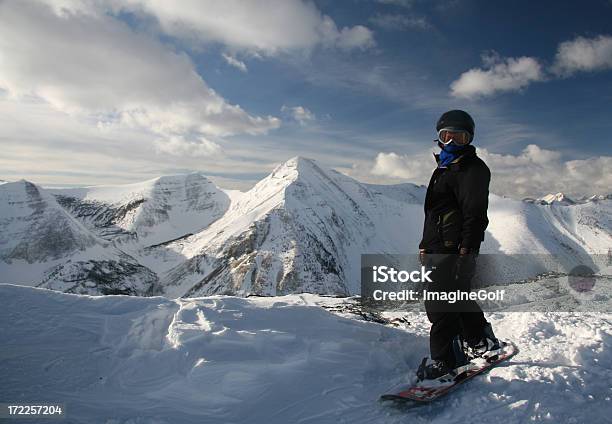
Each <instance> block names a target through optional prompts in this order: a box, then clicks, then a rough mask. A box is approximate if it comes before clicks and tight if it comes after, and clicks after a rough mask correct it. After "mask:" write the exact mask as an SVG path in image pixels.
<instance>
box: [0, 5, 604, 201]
mask: <svg viewBox="0 0 612 424" xmlns="http://www.w3.org/2000/svg"><path fill="white" fill-rule="evenodd" d="M0 9H1V11H0V40H2V41H0V56H3V57H5V58H6V59H7V60H5V61H4V62H0V111H1V112H2V114H0V116H2V117H1V118H0V142H1V143H2V146H3V151H4V155H3V157H2V158H0V178H3V179H7V180H14V179H18V178H26V179H29V180H31V181H34V182H38V183H41V184H67V185H81V184H105V183H125V182H134V181H140V180H143V179H148V178H153V177H155V176H157V175H161V174H171V173H177V172H187V171H193V170H198V171H202V172H204V173H205V174H207V175H209V176H210V177H211V178H212V179H213V180H214V181H215V182H217V184H218V185H220V186H222V187H228V188H241V189H247V188H249V187H250V186H251V185H252V184H253V183H254V182H255V181H257V180H258V179H260V178H261V177H263V176H265V175H266V174H267V173H269V172H270V171H271V170H272V168H273V167H274V166H275V165H276V164H278V163H281V162H284V161H285V160H287V159H289V158H290V157H292V156H295V155H301V156H306V157H311V158H314V159H317V160H319V161H320V162H321V163H323V164H324V165H327V166H330V167H333V168H336V169H338V170H339V171H341V172H344V173H347V174H349V175H351V176H353V177H354V178H357V179H359V180H361V181H366V182H375V183H397V182H406V181H409V182H415V183H420V184H422V183H425V182H426V181H427V180H428V177H429V175H430V173H431V170H432V168H433V167H434V166H435V165H434V162H433V159H432V157H431V153H432V152H433V151H435V149H434V144H433V143H432V140H433V138H434V137H435V132H434V125H435V121H436V119H437V118H438V117H439V115H440V114H441V113H442V112H444V111H445V110H448V109H453V108H461V109H464V110H467V111H468V112H470V113H471V114H472V116H473V117H474V119H475V121H476V138H475V141H474V144H475V145H476V146H477V147H478V148H479V154H480V155H481V156H482V157H483V158H484V159H485V160H486V161H487V163H489V166H490V167H491V168H492V171H493V183H492V191H493V192H495V193H497V194H502V195H508V196H512V197H517V198H520V197H525V196H541V195H544V194H546V193H548V192H552V191H554V192H556V191H564V192H566V193H568V194H570V195H573V196H581V195H590V194H594V193H607V192H609V187H610V186H611V185H612V176H611V175H610V172H609V169H610V166H612V158H611V157H610V147H609V146H610V142H609V141H608V140H607V139H606V136H605V135H606V134H607V133H610V132H612V121H611V120H610V118H609V115H610V105H611V104H612V102H611V100H612V32H611V31H610V29H609V27H610V25H609V22H610V21H611V18H612V2H611V1H609V0H600V1H596V0H592V1H587V2H563V3H559V2H555V1H537V2H533V1H513V2H512V3H511V5H509V3H508V2H497V1H480V0H478V1H477V0H439V1H426V0H381V1H376V0H345V1H329V0H325V1H323V0H319V1H315V2H309V1H301V0H284V1H278V0H267V1H266V0H254V1H251V2H240V1H234V0H231V1H225V2H220V1H213V0H207V1H197V2H196V1H188V0H184V1H182V2H171V3H167V2H155V1H148V0H137V1H133V2H116V1H111V0H95V1H94V0H38V1H34V0H32V1H29V2H16V1H7V2H3V3H2V4H0Z"/></svg>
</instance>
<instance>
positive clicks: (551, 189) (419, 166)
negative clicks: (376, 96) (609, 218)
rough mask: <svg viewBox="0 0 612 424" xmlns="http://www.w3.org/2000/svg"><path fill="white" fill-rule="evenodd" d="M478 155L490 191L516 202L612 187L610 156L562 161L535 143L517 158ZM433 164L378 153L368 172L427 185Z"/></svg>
mask: <svg viewBox="0 0 612 424" xmlns="http://www.w3.org/2000/svg"><path fill="white" fill-rule="evenodd" d="M477 151H478V155H479V156H480V157H481V158H482V159H483V160H484V161H485V162H486V163H487V165H488V166H489V168H490V169H491V173H492V177H491V192H492V193H495V194H497V195H505V196H509V197H513V198H517V199H522V198H524V197H542V196H544V195H546V194H548V193H557V192H563V193H565V194H567V195H568V196H570V197H574V198H579V197H582V196H590V195H593V194H609V193H610V187H612V174H611V173H610V172H609V170H610V169H612V156H599V157H592V158H587V159H576V160H569V161H565V160H563V158H562V155H561V154H560V153H559V152H556V151H553V150H547V149H542V148H540V147H539V146H537V145H535V144H530V145H528V146H527V147H525V148H524V149H523V150H522V151H521V152H520V153H519V154H518V155H502V154H497V153H492V152H489V151H488V150H487V149H477ZM434 167H435V162H434V159H433V157H432V156H431V153H430V152H421V153H418V154H416V155H398V154H396V153H379V154H378V155H377V156H376V158H375V159H374V161H373V163H372V166H371V168H370V172H371V174H372V175H374V176H378V177H381V176H386V177H389V178H390V179H389V181H387V182H399V181H409V182H413V183H417V184H427V182H428V181H429V177H430V176H431V172H432V171H433V168H434Z"/></svg>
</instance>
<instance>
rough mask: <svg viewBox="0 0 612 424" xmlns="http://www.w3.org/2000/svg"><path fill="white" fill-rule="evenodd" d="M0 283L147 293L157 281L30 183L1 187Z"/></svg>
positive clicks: (138, 264) (17, 183) (103, 291)
mask: <svg viewBox="0 0 612 424" xmlns="http://www.w3.org/2000/svg"><path fill="white" fill-rule="evenodd" d="M0 201H1V204H2V208H1V209H0V211H1V214H0V259H1V262H0V271H1V272H0V275H1V276H0V279H1V280H2V282H13V283H19V284H26V285H37V286H40V287H46V288H50V289H55V290H61V291H66V292H71V293H87V294H116V293H121V294H134V295H138V294H148V293H155V292H158V291H159V289H158V287H157V282H158V278H157V275H155V273H153V272H152V271H151V270H149V269H148V268H146V267H144V266H142V265H141V264H140V263H139V262H138V261H137V260H136V259H134V258H133V257H131V256H130V255H128V254H126V253H124V252H122V251H121V250H119V249H117V248H116V247H114V246H113V245H111V244H110V243H108V242H105V241H104V240H102V239H99V238H98V237H96V236H95V235H94V234H92V233H91V232H89V231H88V230H87V228H85V226H84V225H83V224H82V223H80V222H79V221H78V220H77V219H76V218H74V217H73V216H71V215H70V214H69V213H68V212H67V211H66V210H64V209H63V208H62V207H61V206H60V205H59V204H58V203H57V202H56V200H55V198H54V197H53V196H51V195H50V194H49V193H47V192H46V191H45V190H43V189H41V188H40V187H38V186H36V185H34V184H32V183H29V182H27V181H18V182H14V183H6V184H2V185H0Z"/></svg>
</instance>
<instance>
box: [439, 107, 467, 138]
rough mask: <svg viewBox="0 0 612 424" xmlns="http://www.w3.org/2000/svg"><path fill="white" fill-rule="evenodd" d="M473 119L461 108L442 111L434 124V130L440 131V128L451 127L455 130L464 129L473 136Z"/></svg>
mask: <svg viewBox="0 0 612 424" xmlns="http://www.w3.org/2000/svg"><path fill="white" fill-rule="evenodd" d="M475 126H476V125H474V120H473V119H472V117H471V116H470V115H469V114H468V113H467V112H464V111H462V110H458V109H455V110H449V111H448V112H444V113H443V114H442V116H440V119H438V123H437V124H436V131H440V130H441V129H442V128H453V129H456V130H464V131H467V132H469V133H470V134H471V135H472V138H474V127H475Z"/></svg>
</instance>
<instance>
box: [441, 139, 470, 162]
mask: <svg viewBox="0 0 612 424" xmlns="http://www.w3.org/2000/svg"><path fill="white" fill-rule="evenodd" d="M464 148H465V146H457V145H456V144H453V143H450V144H447V145H442V151H441V152H440V162H439V163H438V167H439V168H440V167H445V166H448V165H449V164H450V163H451V162H452V161H454V160H455V159H457V158H458V157H459V156H461V153H462V150H463V149H464Z"/></svg>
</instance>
